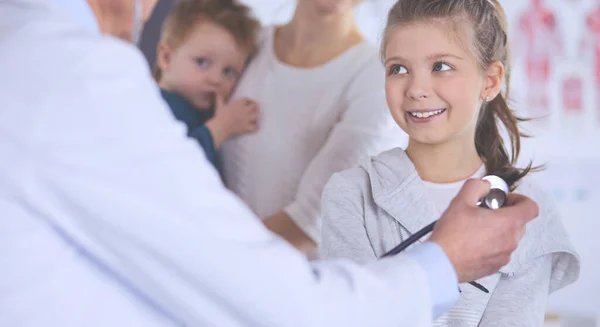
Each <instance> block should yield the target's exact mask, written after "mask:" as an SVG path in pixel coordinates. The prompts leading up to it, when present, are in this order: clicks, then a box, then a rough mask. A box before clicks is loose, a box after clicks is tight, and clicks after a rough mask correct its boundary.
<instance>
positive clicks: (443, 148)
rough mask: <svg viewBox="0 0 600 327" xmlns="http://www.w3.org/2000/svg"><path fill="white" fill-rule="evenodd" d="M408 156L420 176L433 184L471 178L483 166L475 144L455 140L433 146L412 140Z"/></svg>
mask: <svg viewBox="0 0 600 327" xmlns="http://www.w3.org/2000/svg"><path fill="white" fill-rule="evenodd" d="M406 154H407V155H408V157H409V158H410V160H411V161H412V162H413V164H414V165H415V168H416V169H417V172H418V173H419V176H421V178H422V179H423V180H425V181H428V182H433V183H452V182H456V181H460V180H463V179H466V178H469V177H470V176H471V175H473V174H474V173H475V172H476V171H477V170H478V169H479V168H480V167H481V165H482V164H483V162H482V161H481V158H480V157H479V155H478V154H477V150H476V149H475V142H470V143H467V142H460V141H458V140H455V141H448V142H445V143H441V144H435V145H431V144H423V143H419V142H416V141H414V140H412V139H411V140H409V144H408V147H407V148H406Z"/></svg>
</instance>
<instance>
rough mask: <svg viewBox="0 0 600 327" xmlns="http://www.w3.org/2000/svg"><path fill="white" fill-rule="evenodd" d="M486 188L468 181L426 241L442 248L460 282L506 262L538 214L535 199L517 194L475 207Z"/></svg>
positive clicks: (487, 273)
mask: <svg viewBox="0 0 600 327" xmlns="http://www.w3.org/2000/svg"><path fill="white" fill-rule="evenodd" d="M489 191H490V184H489V182H487V181H484V180H475V179H473V180H469V181H467V182H466V183H465V185H464V186H463V188H462V189H461V191H460V192H459V194H458V195H457V196H456V197H455V198H454V200H452V203H451V204H450V206H449V207H448V209H447V210H446V212H444V214H443V215H442V217H441V218H440V220H439V221H438V222H437V223H436V225H435V228H434V230H433V233H432V234H431V237H430V238H429V240H428V241H431V242H434V243H436V244H438V245H439V246H441V247H442V248H443V249H444V251H445V252H446V254H447V255H448V258H449V259H450V261H451V262H452V265H453V266H454V269H455V270H456V274H457V276H458V280H459V282H461V283H464V282H470V281H474V280H477V279H479V278H482V277H485V276H489V275H491V274H493V273H496V272H498V271H499V270H500V268H502V267H503V266H505V265H506V264H508V262H509V261H510V256H511V254H512V253H513V252H514V250H516V249H517V245H518V242H519V241H520V240H521V238H522V237H523V234H524V232H525V225H526V224H527V223H528V222H529V221H531V220H532V219H534V218H535V217H537V216H538V213H539V208H538V206H537V204H536V203H535V202H534V201H532V200H531V199H529V198H527V197H525V196H522V195H517V194H509V197H508V198H509V201H508V204H507V205H506V206H505V207H503V208H500V209H496V210H491V209H485V208H480V207H478V206H477V205H476V203H477V202H478V201H479V199H481V198H482V197H484V196H485V195H487V193H488V192H489Z"/></svg>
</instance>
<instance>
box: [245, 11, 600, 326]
mask: <svg viewBox="0 0 600 327" xmlns="http://www.w3.org/2000/svg"><path fill="white" fill-rule="evenodd" d="M245 2H246V3H248V4H250V5H251V6H253V8H254V9H255V12H256V14H257V15H258V16H259V17H260V18H261V20H262V21H263V22H264V23H265V24H270V23H280V22H284V21H286V20H287V19H289V18H290V16H291V13H292V11H293V8H294V3H295V2H294V1H289V0H288V1H282V0H246V1H245ZM393 2H394V1H390V0H380V1H377V0H376V1H367V2H365V3H363V4H362V5H360V7H359V8H358V9H357V11H356V15H357V19H358V22H359V25H360V28H361V30H362V31H363V32H364V33H365V35H367V37H368V38H370V39H371V40H373V41H375V42H377V41H378V40H379V36H380V33H381V29H382V27H383V24H384V20H385V16H386V12H387V10H388V8H389V7H390V6H391V4H392V3H393ZM501 2H502V3H503V6H504V7H505V9H506V11H507V15H508V18H509V20H510V25H511V35H510V41H511V43H513V44H514V49H515V51H514V52H515V53H514V54H515V56H514V61H513V64H514V71H513V79H512V92H513V93H512V94H513V97H512V98H513V102H514V104H515V106H516V107H517V108H519V109H521V110H520V111H521V112H522V113H523V114H532V112H531V111H528V110H524V109H525V108H527V107H529V106H528V104H527V101H526V100H527V95H528V94H536V93H539V92H538V91H535V90H534V89H536V88H537V89H538V90H539V89H540V88H541V87H543V86H540V85H539V84H537V85H536V83H534V82H533V81H530V80H528V79H527V76H526V73H525V71H526V69H525V65H524V63H523V60H524V59H525V55H526V53H527V50H528V47H529V46H535V45H536V44H537V43H535V42H534V41H536V40H537V41H541V42H540V46H538V47H537V48H534V49H533V50H535V51H537V52H538V53H541V54H542V55H544V53H546V54H548V53H549V54H550V56H551V57H552V58H551V63H550V66H549V68H550V70H551V73H550V78H549V80H548V84H547V88H548V92H549V96H550V99H549V104H550V105H549V106H548V107H547V109H548V114H550V118H549V119H547V120H545V122H546V123H542V124H540V123H537V124H533V125H531V124H530V125H529V126H528V128H529V131H531V132H534V133H535V135H536V138H535V139H533V140H528V141H527V142H525V145H524V149H523V159H524V160H526V159H529V158H532V159H535V162H538V163H545V162H547V163H548V169H547V170H546V171H545V172H542V173H538V175H537V177H538V178H539V180H540V182H541V183H543V184H544V185H545V186H546V187H548V189H549V190H551V191H552V192H553V193H554V194H555V195H556V197H557V200H558V203H559V205H560V207H561V209H562V211H563V214H564V223H565V225H566V227H567V229H568V231H569V232H570V235H571V237H572V239H573V242H574V244H575V246H576V247H577V249H578V250H579V252H580V254H581V257H582V261H583V267H582V273H581V279H580V280H579V281H578V282H577V283H576V284H574V285H572V286H570V287H568V288H566V289H564V290H562V291H559V292H557V293H556V294H554V295H553V296H552V297H551V301H550V303H549V310H550V311H553V312H565V311H566V312H575V313H583V314H593V315H596V316H599V317H600V255H599V252H600V234H599V233H598V231H600V216H599V214H598V212H600V208H598V207H596V206H597V205H600V100H598V97H600V90H599V89H598V86H597V84H595V83H594V76H593V71H592V67H594V65H595V63H594V62H593V58H592V51H591V50H588V51H587V52H581V51H579V50H580V49H579V48H580V47H579V46H580V43H581V41H582V39H583V38H586V37H587V38H590V39H589V40H592V36H591V34H590V33H589V32H586V31H585V19H584V16H585V14H586V13H589V12H590V11H591V8H592V7H594V6H600V1H597V0H547V1H546V2H545V6H546V7H548V9H549V10H550V11H551V12H552V13H553V15H555V18H556V22H557V28H558V29H557V31H558V32H557V35H558V36H556V37H553V36H548V35H544V34H541V35H540V34H538V35H537V36H536V39H535V40H531V39H528V38H527V37H526V33H525V32H524V31H523V30H520V29H519V28H518V20H519V17H520V15H521V14H522V13H523V11H524V10H525V9H526V7H528V6H530V5H531V3H532V2H533V0H527V1H517V0H505V1H501ZM595 38H596V40H597V41H596V42H597V46H599V47H600V41H599V40H600V35H597V36H595ZM554 44H555V46H554ZM529 49H531V48H529ZM560 52H562V53H560ZM557 53H559V54H557ZM599 60H600V59H599ZM538 61H539V60H538ZM598 65H600V63H599V64H598ZM567 76H577V77H579V78H581V79H582V82H583V83H582V85H583V90H582V97H581V100H582V101H583V107H582V110H581V111H579V112H568V111H566V110H564V109H563V108H564V105H563V88H562V85H563V84H562V83H563V80H564V78H565V77H567ZM544 124H546V125H544Z"/></svg>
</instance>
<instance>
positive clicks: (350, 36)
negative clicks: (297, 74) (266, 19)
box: [274, 1, 363, 68]
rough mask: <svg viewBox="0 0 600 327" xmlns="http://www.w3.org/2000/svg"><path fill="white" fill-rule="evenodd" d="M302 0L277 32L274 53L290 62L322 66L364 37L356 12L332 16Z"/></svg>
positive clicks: (290, 63) (307, 65) (280, 58)
mask: <svg viewBox="0 0 600 327" xmlns="http://www.w3.org/2000/svg"><path fill="white" fill-rule="evenodd" d="M305 3H306V2H303V1H302V2H299V4H298V7H297V8H296V11H295V13H294V17H293V18H292V20H291V21H290V22H289V23H287V24H285V25H283V26H281V27H278V28H277V30H276V32H275V42H274V43H275V45H274V47H275V49H274V50H275V54H276V55H277V58H278V59H279V60H280V61H282V62H284V63H286V64H289V65H291V66H296V67H301V68H310V67H315V66H320V65H323V64H325V63H327V62H328V61H330V60H332V59H334V58H336V57H337V56H339V55H340V54H342V53H344V52H345V51H347V50H348V49H350V48H351V47H352V46H354V45H357V44H359V43H360V42H362V41H363V36H362V34H361V33H360V31H359V30H358V27H357V26H356V22H355V21H354V15H353V12H352V11H351V10H350V11H347V12H343V13H338V14H332V15H329V16H323V14H321V13H319V12H317V11H315V10H313V9H312V8H310V7H308V5H303V4H305Z"/></svg>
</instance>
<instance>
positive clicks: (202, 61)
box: [196, 57, 210, 67]
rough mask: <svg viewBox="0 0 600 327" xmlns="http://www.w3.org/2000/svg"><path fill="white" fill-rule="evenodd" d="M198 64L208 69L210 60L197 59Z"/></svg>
mask: <svg viewBox="0 0 600 327" xmlns="http://www.w3.org/2000/svg"><path fill="white" fill-rule="evenodd" d="M196 64H198V66H200V67H207V66H208V65H209V64H210V61H209V60H208V58H204V57H200V58H196Z"/></svg>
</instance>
